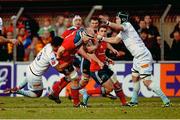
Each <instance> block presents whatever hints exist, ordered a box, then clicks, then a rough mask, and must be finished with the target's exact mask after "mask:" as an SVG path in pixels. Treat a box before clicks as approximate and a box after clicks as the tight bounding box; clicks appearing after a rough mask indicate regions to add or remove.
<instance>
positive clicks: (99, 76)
mask: <svg viewBox="0 0 180 120" xmlns="http://www.w3.org/2000/svg"><path fill="white" fill-rule="evenodd" d="M106 30H107V28H106V26H100V27H99V29H98V32H97V33H98V35H101V36H105V34H106ZM89 47H92V46H89ZM93 47H94V46H93ZM94 48H95V51H94V52H93V53H92V54H89V55H90V57H91V61H90V62H91V64H90V71H91V77H93V79H94V80H95V81H96V82H97V83H98V84H99V85H102V86H103V87H104V88H105V91H104V92H105V93H106V94H109V93H110V92H111V91H112V90H113V89H114V90H115V93H116V95H117V97H119V99H120V100H121V103H122V105H123V106H124V105H127V103H126V99H125V95H124V93H123V91H122V85H121V83H119V81H118V80H117V77H116V75H115V74H114V72H113V71H112V70H111V69H110V68H109V63H108V62H109V61H110V62H112V60H110V59H109V58H107V57H106V55H105V51H106V49H107V48H109V49H111V50H113V51H114V52H115V53H117V54H118V51H116V50H114V49H113V48H112V46H111V45H110V44H109V43H106V42H100V43H99V44H98V46H97V48H96V47H94ZM88 50H89V48H88ZM89 51H90V50H89ZM101 93H102V89H101V88H97V89H95V90H88V91H87V95H86V97H84V95H83V102H84V104H85V105H87V100H88V96H89V95H92V94H101Z"/></svg>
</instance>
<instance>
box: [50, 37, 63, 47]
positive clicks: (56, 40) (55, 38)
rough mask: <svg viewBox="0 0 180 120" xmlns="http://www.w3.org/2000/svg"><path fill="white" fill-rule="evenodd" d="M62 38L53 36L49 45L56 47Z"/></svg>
mask: <svg viewBox="0 0 180 120" xmlns="http://www.w3.org/2000/svg"><path fill="white" fill-rule="evenodd" d="M62 42H63V39H62V38H61V37H58V36H55V37H54V38H53V40H52V41H51V45H52V46H54V47H58V46H60V45H61V44H62Z"/></svg>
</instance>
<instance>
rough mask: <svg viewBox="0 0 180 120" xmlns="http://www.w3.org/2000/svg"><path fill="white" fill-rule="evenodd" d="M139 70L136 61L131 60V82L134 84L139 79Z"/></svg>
mask: <svg viewBox="0 0 180 120" xmlns="http://www.w3.org/2000/svg"><path fill="white" fill-rule="evenodd" d="M139 70H140V67H139V63H138V59H136V58H134V59H133V67H132V68H131V71H132V81H133V82H136V81H138V80H139V77H140V73H139Z"/></svg>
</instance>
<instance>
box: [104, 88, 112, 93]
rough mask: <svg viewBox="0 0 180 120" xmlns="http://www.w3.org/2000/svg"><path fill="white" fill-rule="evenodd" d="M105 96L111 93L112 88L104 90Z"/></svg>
mask: <svg viewBox="0 0 180 120" xmlns="http://www.w3.org/2000/svg"><path fill="white" fill-rule="evenodd" d="M105 91H106V94H109V93H110V92H112V91H113V88H105Z"/></svg>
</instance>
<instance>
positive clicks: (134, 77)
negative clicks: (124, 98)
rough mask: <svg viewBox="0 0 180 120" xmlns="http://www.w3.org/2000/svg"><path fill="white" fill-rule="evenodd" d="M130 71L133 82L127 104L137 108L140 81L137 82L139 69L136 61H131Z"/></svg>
mask: <svg viewBox="0 0 180 120" xmlns="http://www.w3.org/2000/svg"><path fill="white" fill-rule="evenodd" d="M131 71H132V82H133V94H132V98H131V100H130V102H129V105H130V106H137V104H138V94H139V90H140V81H139V67H138V59H136V58H134V59H133V67H132V69H131Z"/></svg>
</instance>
